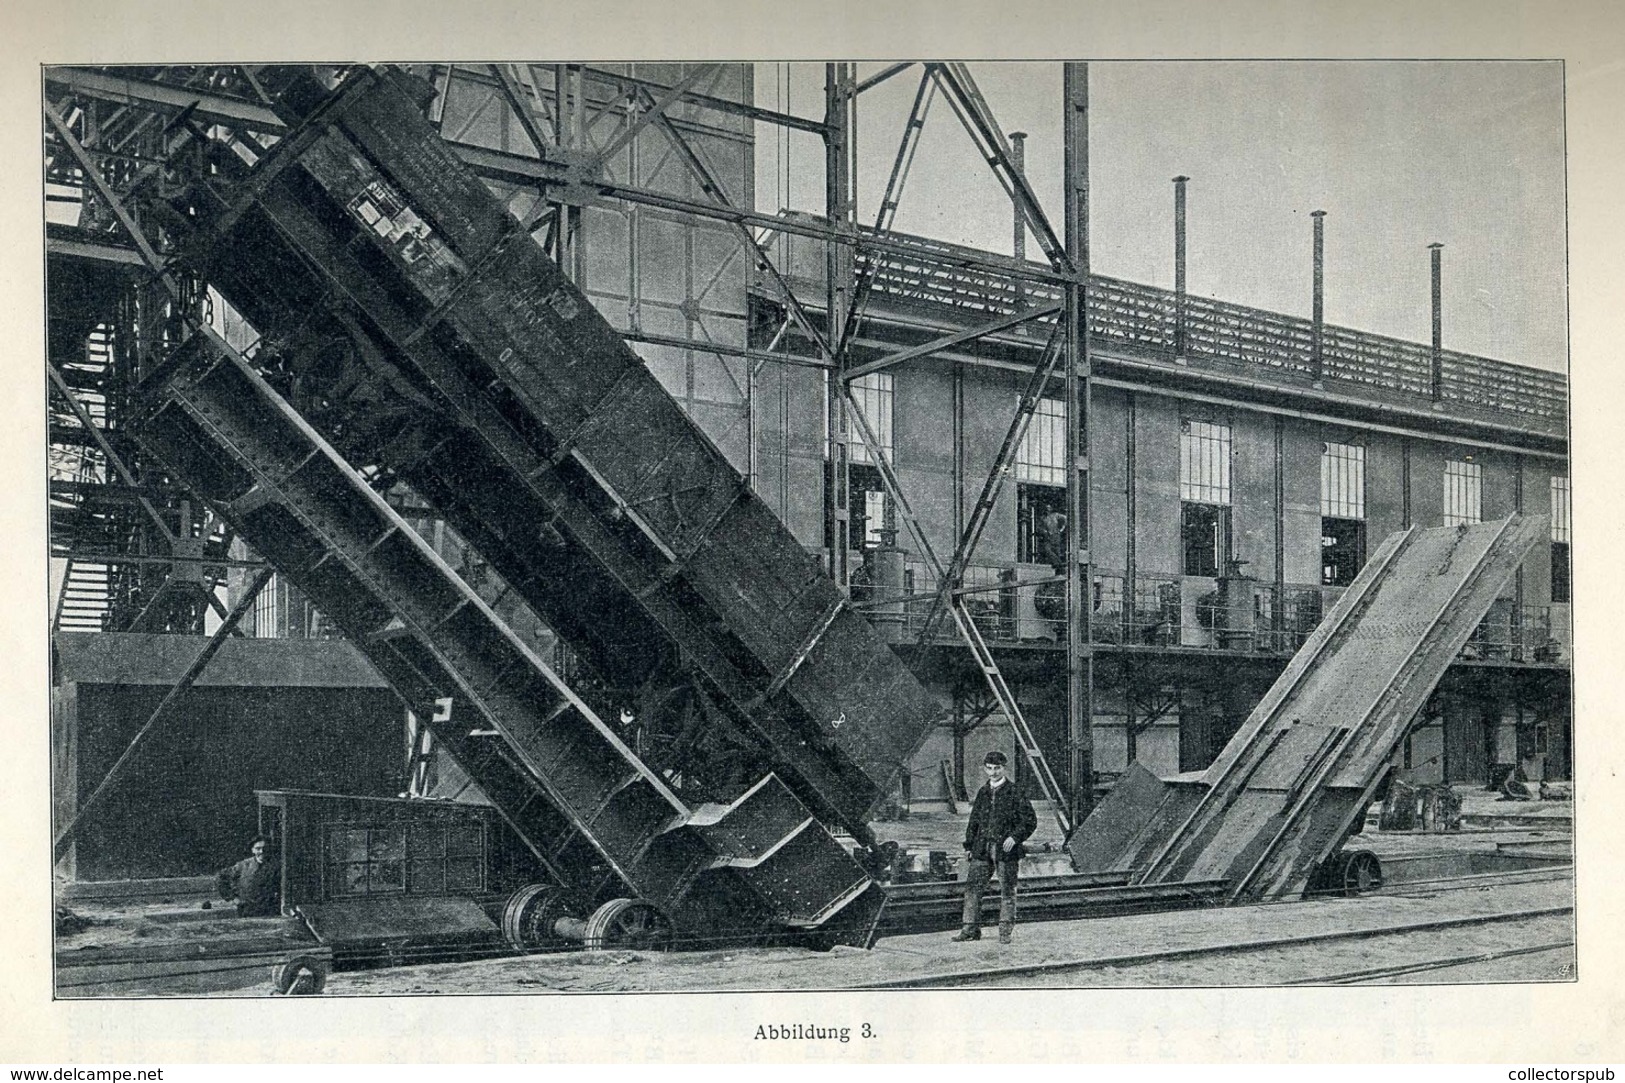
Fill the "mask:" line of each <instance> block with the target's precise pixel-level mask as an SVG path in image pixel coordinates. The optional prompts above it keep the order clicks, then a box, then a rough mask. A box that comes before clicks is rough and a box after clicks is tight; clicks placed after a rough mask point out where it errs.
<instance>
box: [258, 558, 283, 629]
mask: <svg viewBox="0 0 1625 1083" xmlns="http://www.w3.org/2000/svg"><path fill="white" fill-rule="evenodd" d="M281 598H282V576H280V575H277V574H274V573H273V574H272V576H271V578H270V579H268V580H266V583H265V586H263V587H261V588H260V592H259V594H257V595H255V596H254V629H253V633H254V638H255V639H276V638H278V637H279V636H280V635H281V634H282V630H281V628H280V625H281V623H282V622H281V608H282V607H281V606H280V605H278V602H280V601H281Z"/></svg>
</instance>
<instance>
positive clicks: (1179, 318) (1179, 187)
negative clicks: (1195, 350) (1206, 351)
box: [1174, 176, 1190, 357]
mask: <svg viewBox="0 0 1625 1083" xmlns="http://www.w3.org/2000/svg"><path fill="white" fill-rule="evenodd" d="M1189 181H1190V178H1189V177H1186V176H1178V177H1175V178H1174V356H1175V357H1184V356H1185V338H1186V334H1187V333H1188V331H1189V329H1190V303H1189V301H1188V295H1187V294H1186V292H1185V185H1186V183H1188V182H1189Z"/></svg>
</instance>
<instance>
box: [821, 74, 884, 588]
mask: <svg viewBox="0 0 1625 1083" xmlns="http://www.w3.org/2000/svg"><path fill="white" fill-rule="evenodd" d="M855 93H856V91H855V89H854V83H853V80H852V65H850V64H825V65H824V214H825V217H827V218H828V219H829V221H830V222H831V224H832V225H833V226H834V227H835V229H836V231H837V233H847V232H849V233H850V234H851V235H852V236H853V237H854V239H855V238H856V234H857V228H856V222H855V219H854V211H855V209H856V208H855V202H854V200H853V198H852V154H853V146H852V112H853V101H852V100H853V96H854V95H855ZM853 256H854V252H853V248H852V246H851V245H849V244H841V243H837V242H836V241H833V240H832V241H830V242H829V243H828V245H827V247H826V249H825V263H824V317H825V319H824V326H825V328H826V329H827V331H828V334H827V336H826V341H827V342H835V341H836V340H837V329H838V328H844V327H845V326H846V319H847V312H848V306H850V304H851V302H852V300H853V297H852V283H853V262H854V261H853ZM821 352H824V353H826V354H827V353H828V352H829V348H828V347H827V346H825V347H824V349H823V350H822V351H821ZM846 359H847V352H846V350H845V349H844V348H842V349H840V350H839V351H838V352H837V353H836V354H835V356H834V357H832V358H831V360H833V361H834V363H835V370H834V371H833V372H831V373H829V374H828V375H827V377H826V380H825V386H826V387H827V389H828V391H827V394H826V401H827V410H828V421H827V425H828V429H829V441H828V452H827V458H828V464H829V466H828V468H829V484H828V490H829V496H828V500H827V501H826V502H825V507H824V535H825V538H826V540H827V543H828V545H829V574H830V578H832V579H834V580H835V585H836V586H837V587H839V588H840V590H841V592H842V593H843V594H845V593H847V592H848V591H849V590H850V589H851V579H852V569H851V567H850V558H849V556H848V549H847V546H848V544H849V542H850V534H849V524H850V522H851V515H852V509H851V496H852V492H851V480H852V479H851V473H850V469H849V467H850V454H851V442H850V440H851V438H850V433H849V425H848V417H847V411H848V410H849V409H854V408H855V407H852V406H850V405H849V403H848V401H847V400H848V398H849V395H848V394H847V389H846V372H845V369H846ZM877 451H878V449H877Z"/></svg>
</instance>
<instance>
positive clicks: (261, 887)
mask: <svg viewBox="0 0 1625 1083" xmlns="http://www.w3.org/2000/svg"><path fill="white" fill-rule="evenodd" d="M270 845H271V840H270V839H268V838H266V837H265V836H264V835H256V836H255V837H254V841H253V842H251V843H249V847H248V849H249V855H248V856H247V857H245V858H244V859H243V860H241V861H239V862H237V864H235V865H232V866H230V867H228V868H224V869H221V870H220V872H219V874H218V875H216V876H215V878H214V886H215V889H216V890H217V891H219V892H220V897H221V898H222V899H235V900H237V916H238V917H241V918H270V917H276V916H277V915H278V914H280V913H281V912H282V907H281V902H282V900H281V898H280V895H281V892H280V885H279V884H278V882H277V881H278V879H279V875H278V870H277V868H276V866H275V865H273V864H271V862H269V861H267V860H266V855H267V853H268V851H269V848H270Z"/></svg>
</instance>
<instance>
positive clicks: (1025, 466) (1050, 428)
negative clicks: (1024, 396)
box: [1016, 399, 1066, 485]
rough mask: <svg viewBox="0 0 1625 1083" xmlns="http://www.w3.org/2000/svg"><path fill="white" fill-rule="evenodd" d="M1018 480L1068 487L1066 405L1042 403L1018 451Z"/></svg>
mask: <svg viewBox="0 0 1625 1083" xmlns="http://www.w3.org/2000/svg"><path fill="white" fill-rule="evenodd" d="M1016 480H1017V481H1033V482H1037V483H1038V484H1040V485H1065V484H1066V403H1065V402H1063V401H1061V400H1060V399H1039V400H1038V405H1037V407H1036V408H1035V409H1034V410H1033V417H1032V421H1030V422H1029V423H1028V425H1027V431H1026V432H1025V433H1023V434H1022V436H1021V446H1020V447H1018V448H1017V449H1016Z"/></svg>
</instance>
